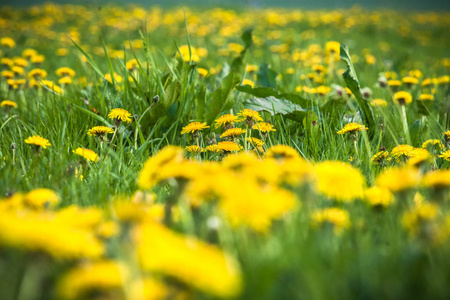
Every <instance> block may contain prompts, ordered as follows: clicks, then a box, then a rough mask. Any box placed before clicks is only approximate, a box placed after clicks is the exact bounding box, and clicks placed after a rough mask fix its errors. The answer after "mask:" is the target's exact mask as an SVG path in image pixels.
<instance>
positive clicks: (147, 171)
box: [138, 146, 183, 190]
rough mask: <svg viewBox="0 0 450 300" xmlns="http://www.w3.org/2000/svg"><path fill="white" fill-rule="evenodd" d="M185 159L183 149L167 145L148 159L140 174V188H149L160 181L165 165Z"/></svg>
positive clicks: (179, 162)
mask: <svg viewBox="0 0 450 300" xmlns="http://www.w3.org/2000/svg"><path fill="white" fill-rule="evenodd" d="M182 161H183V149H182V148H180V147H176V146H167V147H165V148H163V149H162V150H160V151H159V152H158V153H157V154H156V155H154V156H153V157H150V158H149V159H147V161H146V162H145V164H144V167H143V168H142V170H141V172H140V173H139V176H138V185H139V188H141V189H143V190H149V189H150V188H151V187H153V185H155V184H156V183H157V182H158V181H160V178H161V177H160V176H161V173H160V169H162V168H163V167H164V166H165V165H169V164H178V165H180V164H181V162H182Z"/></svg>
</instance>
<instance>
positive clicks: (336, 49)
mask: <svg viewBox="0 0 450 300" xmlns="http://www.w3.org/2000/svg"><path fill="white" fill-rule="evenodd" d="M340 50H341V44H340V43H339V42H335V41H329V42H327V43H326V44H325V53H326V54H327V55H329V56H331V57H334V58H335V59H339V54H340Z"/></svg>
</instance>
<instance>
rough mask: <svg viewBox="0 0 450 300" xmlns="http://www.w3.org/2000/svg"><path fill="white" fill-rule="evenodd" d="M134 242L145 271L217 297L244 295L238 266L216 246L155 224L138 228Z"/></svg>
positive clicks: (134, 233) (148, 223) (134, 235)
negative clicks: (172, 279)
mask: <svg viewBox="0 0 450 300" xmlns="http://www.w3.org/2000/svg"><path fill="white" fill-rule="evenodd" d="M155 237H158V238H155ZM133 238H134V240H135V243H136V244H137V251H138V257H139V260H140V263H141V266H142V268H143V269H144V270H147V271H150V272H157V273H159V274H163V275H167V276H170V277H173V278H176V279H178V280H180V281H181V282H183V283H184V284H187V285H190V286H193V287H194V288H197V289H199V290H201V291H204V292H205V293H208V294H211V295H213V296H217V297H233V296H237V295H238V294H239V292H240V291H241V287H242V279H241V273H240V269H239V266H238V264H237V262H236V261H234V260H233V259H232V258H231V257H229V256H228V255H227V254H226V253H224V252H223V251H222V250H220V249H219V248H217V247H216V246H212V245H208V244H205V243H204V242H202V241H200V240H198V239H196V238H194V237H186V236H183V235H181V234H179V233H176V232H174V231H172V230H170V229H168V228H166V227H164V226H162V225H160V224H157V223H154V222H147V223H145V224H143V225H141V226H139V227H138V228H136V230H134V232H133ZM200 261H201V262H202V263H201V264H199V263H198V262H200Z"/></svg>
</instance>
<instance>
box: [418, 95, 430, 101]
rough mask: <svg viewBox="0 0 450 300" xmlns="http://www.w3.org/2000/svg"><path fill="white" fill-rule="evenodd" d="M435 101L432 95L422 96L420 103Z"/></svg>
mask: <svg viewBox="0 0 450 300" xmlns="http://www.w3.org/2000/svg"><path fill="white" fill-rule="evenodd" d="M433 99H434V96H433V95H431V94H420V96H419V99H417V100H419V101H432V100H433Z"/></svg>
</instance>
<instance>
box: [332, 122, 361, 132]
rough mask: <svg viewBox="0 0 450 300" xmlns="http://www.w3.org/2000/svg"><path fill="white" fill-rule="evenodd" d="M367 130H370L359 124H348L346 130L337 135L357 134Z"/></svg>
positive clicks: (343, 129)
mask: <svg viewBox="0 0 450 300" xmlns="http://www.w3.org/2000/svg"><path fill="white" fill-rule="evenodd" d="M367 129H368V128H367V127H366V126H364V125H361V124H358V123H348V124H346V125H345V126H344V128H342V129H341V130H339V131H338V132H337V133H338V134H345V133H347V132H350V133H355V132H357V131H366V130H367Z"/></svg>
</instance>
